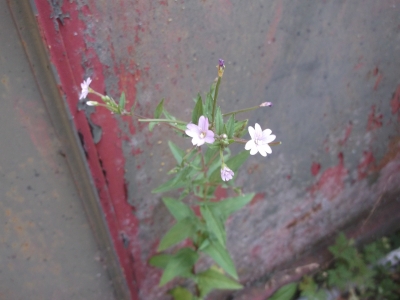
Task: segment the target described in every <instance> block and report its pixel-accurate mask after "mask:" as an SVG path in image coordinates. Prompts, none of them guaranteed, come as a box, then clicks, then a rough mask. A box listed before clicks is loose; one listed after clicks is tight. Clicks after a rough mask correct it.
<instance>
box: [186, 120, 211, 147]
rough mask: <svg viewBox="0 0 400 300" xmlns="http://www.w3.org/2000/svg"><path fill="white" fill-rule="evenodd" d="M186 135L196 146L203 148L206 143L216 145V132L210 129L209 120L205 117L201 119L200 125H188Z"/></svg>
mask: <svg viewBox="0 0 400 300" xmlns="http://www.w3.org/2000/svg"><path fill="white" fill-rule="evenodd" d="M186 127H187V129H186V131H185V132H186V134H187V135H188V136H190V137H192V144H193V145H194V146H201V145H203V144H204V143H208V144H212V143H214V140H215V139H214V132H212V131H211V130H209V129H208V119H207V118H206V117H204V116H201V117H200V118H199V125H196V124H193V123H190V124H187V125H186Z"/></svg>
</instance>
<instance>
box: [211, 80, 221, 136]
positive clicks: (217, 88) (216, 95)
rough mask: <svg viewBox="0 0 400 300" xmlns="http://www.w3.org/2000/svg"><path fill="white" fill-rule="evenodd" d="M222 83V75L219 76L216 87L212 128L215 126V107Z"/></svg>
mask: <svg viewBox="0 0 400 300" xmlns="http://www.w3.org/2000/svg"><path fill="white" fill-rule="evenodd" d="M220 83H221V77H218V81H217V85H216V87H215V94H214V103H213V110H212V122H211V128H212V127H214V120H215V107H216V106H217V99H218V90H219V85H220Z"/></svg>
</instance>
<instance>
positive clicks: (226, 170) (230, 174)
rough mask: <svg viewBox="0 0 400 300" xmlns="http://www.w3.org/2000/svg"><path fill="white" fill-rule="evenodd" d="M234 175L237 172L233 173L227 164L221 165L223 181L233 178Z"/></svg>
mask: <svg viewBox="0 0 400 300" xmlns="http://www.w3.org/2000/svg"><path fill="white" fill-rule="evenodd" d="M233 175H235V173H233V171H232V170H231V169H229V168H228V167H227V166H226V165H223V166H222V167H221V178H222V180H223V181H229V180H231V179H232V178H233Z"/></svg>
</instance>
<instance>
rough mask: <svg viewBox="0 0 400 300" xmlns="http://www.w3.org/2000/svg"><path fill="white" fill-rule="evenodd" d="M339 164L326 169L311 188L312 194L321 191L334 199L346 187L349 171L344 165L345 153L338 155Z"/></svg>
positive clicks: (330, 198)
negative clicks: (345, 181) (345, 182)
mask: <svg viewBox="0 0 400 300" xmlns="http://www.w3.org/2000/svg"><path fill="white" fill-rule="evenodd" d="M338 159H339V164H338V165H337V166H334V167H330V168H328V169H326V170H325V171H324V172H323V173H322V174H321V177H320V178H319V180H318V181H317V183H315V184H314V185H313V186H312V187H311V188H310V192H311V194H312V195H314V194H315V193H317V192H319V193H322V194H323V195H324V196H325V197H327V198H328V199H329V200H333V199H334V198H335V197H337V196H338V195H339V194H340V193H341V192H342V191H343V189H344V180H345V178H346V177H347V174H348V171H347V169H346V168H345V166H344V162H343V154H342V153H339V155H338Z"/></svg>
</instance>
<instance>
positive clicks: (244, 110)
mask: <svg viewBox="0 0 400 300" xmlns="http://www.w3.org/2000/svg"><path fill="white" fill-rule="evenodd" d="M257 108H260V106H259V105H258V106H253V107H249V108H244V109H239V110H235V111H231V112H228V113H226V114H222V116H224V117H226V116H230V115H233V114H238V113H242V112H246V111H251V110H255V109H257Z"/></svg>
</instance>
